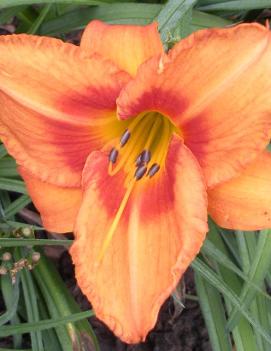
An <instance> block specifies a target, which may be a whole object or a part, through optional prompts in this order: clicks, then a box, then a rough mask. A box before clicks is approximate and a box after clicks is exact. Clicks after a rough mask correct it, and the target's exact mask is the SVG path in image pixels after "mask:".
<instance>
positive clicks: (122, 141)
mask: <svg viewBox="0 0 271 351" xmlns="http://www.w3.org/2000/svg"><path fill="white" fill-rule="evenodd" d="M130 136H131V133H130V132H129V130H128V129H126V130H125V132H124V133H123V134H122V136H121V138H120V145H121V147H122V146H124V145H125V144H126V143H127V141H128V140H129V139H130Z"/></svg>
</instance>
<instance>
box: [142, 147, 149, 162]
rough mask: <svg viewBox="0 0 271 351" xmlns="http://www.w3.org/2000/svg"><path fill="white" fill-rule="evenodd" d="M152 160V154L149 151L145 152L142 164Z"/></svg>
mask: <svg viewBox="0 0 271 351" xmlns="http://www.w3.org/2000/svg"><path fill="white" fill-rule="evenodd" d="M150 159H151V152H150V151H149V150H144V151H143V152H142V162H144V163H148V162H150Z"/></svg>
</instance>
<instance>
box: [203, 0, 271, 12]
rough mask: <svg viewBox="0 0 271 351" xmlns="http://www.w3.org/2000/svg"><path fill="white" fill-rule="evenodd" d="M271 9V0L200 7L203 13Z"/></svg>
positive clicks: (223, 3) (222, 3) (234, 0)
mask: <svg viewBox="0 0 271 351" xmlns="http://www.w3.org/2000/svg"><path fill="white" fill-rule="evenodd" d="M268 7H271V1H270V0H233V1H223V2H218V1H216V3H210V4H209V5H205V6H200V7H199V9H200V10H202V11H242V10H255V9H264V8H268Z"/></svg>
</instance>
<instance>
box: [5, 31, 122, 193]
mask: <svg viewBox="0 0 271 351" xmlns="http://www.w3.org/2000/svg"><path fill="white" fill-rule="evenodd" d="M0 57H1V60H0V106H1V109H0V121H1V126H0V138H1V139H2V140H3V142H4V143H5V144H6V146H7V149H8V151H9V152H10V154H11V155H12V156H14V157H15V158H16V160H17V162H18V163H19V164H20V165H22V166H24V167H25V168H27V169H28V170H29V171H31V172H32V173H33V174H34V175H36V176H38V177H39V178H40V179H42V180H44V181H48V182H50V183H55V184H57V185H60V186H71V187H72V186H79V185H80V180H81V171H82V168H83V166H84V163H85V161H86V158H87V156H88V155H89V153H90V151H92V150H93V149H95V148H100V147H101V146H102V145H104V143H105V142H106V141H107V140H108V137H112V133H111V129H112V128H111V127H112V125H113V126H114V121H115V123H117V124H118V123H119V122H116V118H115V104H116V102H115V100H116V97H117V96H118V94H119V91H120V89H121V87H122V86H123V84H124V82H126V81H127V79H128V75H127V74H126V73H124V72H120V71H119V70H118V69H117V68H116V67H115V66H114V65H113V64H111V63H110V62H108V61H105V60H104V59H100V58H98V57H95V58H91V59H86V58H84V54H83V53H82V52H81V50H80V49H79V48H78V47H76V46H74V45H71V44H65V43H63V42H61V41H60V40H57V39H52V38H43V37H35V36H30V35H14V36H1V37H0ZM114 128H115V127H114ZM114 128H113V129H114ZM116 128H117V127H116ZM114 130H115V129H114Z"/></svg>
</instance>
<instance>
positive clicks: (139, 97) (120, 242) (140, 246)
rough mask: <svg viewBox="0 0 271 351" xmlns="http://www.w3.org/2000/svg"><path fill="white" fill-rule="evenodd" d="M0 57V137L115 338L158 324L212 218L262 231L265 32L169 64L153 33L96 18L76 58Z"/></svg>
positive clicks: (249, 32) (42, 49)
mask: <svg viewBox="0 0 271 351" xmlns="http://www.w3.org/2000/svg"><path fill="white" fill-rule="evenodd" d="M0 57H1V59H0V102H1V108H0V137H1V139H2V141H3V142H4V144H5V145H6V147H7V150H8V151H9V153H10V154H11V155H12V156H14V158H15V159H16V161H17V163H18V169H19V172H20V174H21V175H22V177H23V178H24V180H25V182H26V185H27V189H28V191H29V194H30V196H31V197H32V199H33V201H34V204H35V205H36V207H37V209H38V210H39V211H40V213H41V217H42V221H43V224H44V226H45V227H46V228H47V229H48V230H51V231H54V232H60V233H61V232H68V231H74V233H75V243H74V244H73V246H72V248H71V251H70V252H71V255H72V258H73V262H74V264H75V270H76V277H77V280H78V284H79V286H80V287H81V289H82V291H83V292H84V294H85V295H86V296H87V297H88V299H89V300H90V301H91V303H92V305H93V307H94V310H95V312H96V314H97V316H98V317H99V318H100V319H102V320H103V321H104V322H105V323H106V324H107V325H108V326H109V327H110V328H111V329H112V330H113V331H114V332H115V333H116V335H118V336H119V337H120V338H121V339H122V340H124V341H126V342H129V343H135V342H139V341H140V340H144V339H145V337H146V335H147V333H148V332H149V330H150V329H151V328H152V327H153V326H154V324H155V322H156V319H157V314H158V312H159V309H160V306H161V304H162V303H163V302H164V301H165V299H166V298H167V297H168V296H169V295H170V294H171V292H172V291H173V289H174V288H175V287H176V285H177V283H178V281H179V279H180V278H181V276H182V275H183V273H184V272H185V270H186V269H187V267H188V265H189V264H190V263H191V261H192V260H193V259H194V257H195V255H196V254H197V253H198V252H199V250H200V247H201V245H202V243H203V241H204V238H205V235H206V233H207V230H208V228H207V209H208V208H209V213H210V215H211V216H212V218H213V219H214V220H215V221H216V222H217V223H218V224H220V225H221V226H223V227H226V228H235V229H244V230H245V229H251V230H252V229H260V228H267V227H270V223H271V222H270V219H271V196H270V194H271V157H270V153H268V152H267V151H264V150H265V147H266V145H267V144H268V141H269V134H270V133H269V131H270V126H271V118H270V117H271V79H270V77H271V64H270V63H271V40H270V32H269V30H268V29H267V28H266V27H264V26H261V25H258V24H243V25H239V26H236V27H233V28H229V29H208V30H203V31H200V32H197V33H194V34H192V35H190V36H189V37H188V38H186V39H184V40H182V41H181V42H179V43H178V44H176V45H175V46H174V48H173V49H172V50H170V51H169V52H168V53H165V52H163V46H162V43H161V41H160V38H159V34H158V31H157V25H156V24H151V25H148V26H145V27H140V26H128V25H106V24H103V23H101V22H99V21H92V22H91V23H90V24H89V25H88V26H87V28H86V30H85V32H84V34H83V37H82V41H81V46H80V48H79V47H76V46H75V45H72V44H66V43H63V42H62V41H60V40H57V39H53V38H45V37H38V36H30V35H12V36H2V37H1V38H0ZM207 200H208V201H207Z"/></svg>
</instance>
